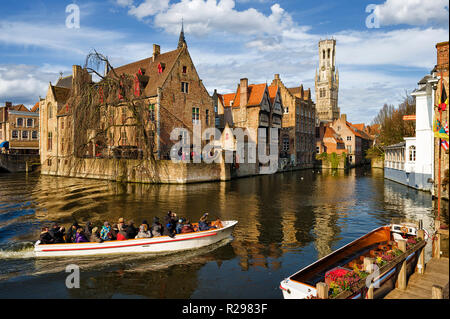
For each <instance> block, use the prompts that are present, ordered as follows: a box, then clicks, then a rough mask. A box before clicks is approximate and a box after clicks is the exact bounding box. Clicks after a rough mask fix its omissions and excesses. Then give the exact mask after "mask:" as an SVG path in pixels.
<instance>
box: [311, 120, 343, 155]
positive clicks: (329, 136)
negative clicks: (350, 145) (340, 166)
mask: <svg viewBox="0 0 450 319" xmlns="http://www.w3.org/2000/svg"><path fill="white" fill-rule="evenodd" d="M316 132H317V140H316V152H317V154H322V153H327V154H332V153H336V154H338V155H340V154H342V153H346V152H347V150H346V149H345V143H344V140H343V139H342V137H341V136H340V135H339V134H337V133H336V131H335V130H334V129H333V128H332V127H331V126H329V125H327V124H325V125H324V124H323V123H321V124H320V125H319V126H318V127H317V128H316Z"/></svg>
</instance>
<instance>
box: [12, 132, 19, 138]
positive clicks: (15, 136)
mask: <svg viewBox="0 0 450 319" xmlns="http://www.w3.org/2000/svg"><path fill="white" fill-rule="evenodd" d="M11 137H12V138H14V139H17V138H19V131H16V130H14V131H12V134H11Z"/></svg>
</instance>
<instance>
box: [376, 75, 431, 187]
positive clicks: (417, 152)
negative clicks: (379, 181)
mask: <svg viewBox="0 0 450 319" xmlns="http://www.w3.org/2000/svg"><path fill="white" fill-rule="evenodd" d="M436 82H437V79H436V78H434V77H433V76H432V75H426V76H425V77H424V78H422V79H421V80H420V81H419V82H418V85H419V88H418V89H416V90H415V91H414V92H413V93H412V96H414V97H415V99H416V116H415V118H416V120H415V122H416V125H415V126H416V136H415V137H405V138H404V142H403V143H400V144H396V145H393V146H388V147H386V149H385V150H386V151H385V169H384V171H385V178H387V179H390V180H394V181H396V182H398V183H401V184H404V185H407V186H410V187H412V188H416V189H419V190H423V191H431V190H432V186H433V179H434V169H433V166H434V163H433V154H434V144H433V138H434V136H433V104H434V98H433V95H434V87H435V84H436Z"/></svg>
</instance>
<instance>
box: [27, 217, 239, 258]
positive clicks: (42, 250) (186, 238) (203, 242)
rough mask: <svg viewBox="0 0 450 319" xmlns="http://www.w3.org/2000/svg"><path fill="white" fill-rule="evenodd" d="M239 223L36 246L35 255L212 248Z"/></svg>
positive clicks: (228, 222) (158, 251) (225, 222)
mask: <svg viewBox="0 0 450 319" xmlns="http://www.w3.org/2000/svg"><path fill="white" fill-rule="evenodd" d="M236 224H237V221H222V225H223V227H221V228H218V229H210V230H206V231H198V232H193V233H185V234H177V235H176V236H175V237H173V238H171V237H169V236H159V237H152V238H139V239H128V240H113V241H105V242H102V243H92V242H88V243H74V244H72V243H69V244H51V245H41V244H38V243H36V245H35V247H34V252H35V255H36V256H37V257H43V256H84V255H98V254H116V253H162V252H170V251H177V250H186V249H195V248H200V247H204V246H208V245H211V244H214V243H216V242H219V241H221V240H223V239H225V238H228V237H229V236H231V234H232V232H233V229H234V226H236Z"/></svg>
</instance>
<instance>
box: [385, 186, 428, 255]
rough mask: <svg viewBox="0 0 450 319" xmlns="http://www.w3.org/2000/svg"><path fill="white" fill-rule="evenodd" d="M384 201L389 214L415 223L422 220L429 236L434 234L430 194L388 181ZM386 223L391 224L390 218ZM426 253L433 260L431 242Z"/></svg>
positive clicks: (426, 248)
mask: <svg viewBox="0 0 450 319" xmlns="http://www.w3.org/2000/svg"><path fill="white" fill-rule="evenodd" d="M384 201H385V208H386V211H387V213H389V211H393V212H397V213H398V214H397V215H398V217H399V218H401V219H404V220H411V221H415V222H418V221H419V220H422V222H423V227H424V229H425V230H426V231H427V232H428V234H430V235H431V234H432V233H433V232H434V213H433V208H432V204H433V203H432V197H431V195H430V194H429V193H425V192H422V191H419V190H416V189H412V188H410V187H406V186H404V185H401V184H398V183H396V182H391V181H389V180H386V181H385V183H384ZM389 216H392V214H389ZM385 222H386V223H389V222H390V218H386V220H385ZM425 253H426V257H427V258H431V242H428V245H427V246H426V247H425Z"/></svg>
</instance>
